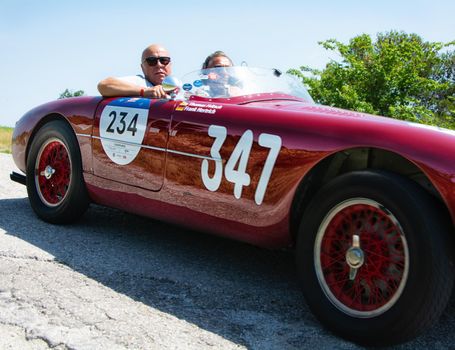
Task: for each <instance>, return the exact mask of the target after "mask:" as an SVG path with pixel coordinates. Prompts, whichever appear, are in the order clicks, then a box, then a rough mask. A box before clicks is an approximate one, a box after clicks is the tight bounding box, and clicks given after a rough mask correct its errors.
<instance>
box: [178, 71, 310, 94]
mask: <svg viewBox="0 0 455 350" xmlns="http://www.w3.org/2000/svg"><path fill="white" fill-rule="evenodd" d="M182 82H183V85H182V90H183V91H182V92H183V97H184V98H185V99H189V98H190V97H191V96H201V97H208V98H227V97H236V96H244V95H251V94H260V93H279V94H286V95H290V96H293V97H298V98H302V99H304V100H306V101H308V102H313V99H312V98H311V96H310V94H309V93H308V91H307V90H306V88H305V87H304V86H303V84H302V83H301V81H300V80H299V79H298V78H297V77H295V76H293V75H290V74H283V73H281V72H280V71H279V70H277V69H266V68H251V67H243V66H241V67H219V68H210V69H202V70H198V71H195V72H191V73H189V74H187V75H185V76H184V77H183V78H182Z"/></svg>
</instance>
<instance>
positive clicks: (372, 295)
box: [314, 198, 409, 317]
mask: <svg viewBox="0 0 455 350" xmlns="http://www.w3.org/2000/svg"><path fill="white" fill-rule="evenodd" d="M356 237H357V238H358V240H359V244H358V245H357V246H355V245H354V244H353V242H354V240H355V239H356ZM314 256H315V268H316V273H317V276H318V279H319V283H320V284H321V286H322V288H323V290H324V292H325V293H326V295H327V297H328V298H329V299H330V301H331V302H332V303H333V304H334V305H335V306H336V307H337V308H339V309H340V310H342V311H344V312H346V313H347V314H350V315H353V316H357V317H374V316H377V315H379V314H381V313H383V312H384V311H386V310H388V309H389V308H390V307H391V306H392V305H393V304H394V303H395V301H396V300H397V299H398V298H399V296H400V295H401V293H402V291H403V287H404V286H405V284H406V279H407V276H408V268H409V253H408V248H407V243H406V239H405V236H404V234H403V231H402V229H401V227H400V225H399V223H398V221H397V220H396V218H395V217H394V216H393V215H392V214H391V213H390V212H388V211H387V210H386V209H385V208H384V207H383V206H381V205H380V204H379V203H377V202H375V201H372V200H368V199H362V198H357V199H351V200H348V201H345V202H343V203H340V204H339V205H337V206H336V207H334V208H333V209H332V210H331V211H330V212H329V213H328V215H327V216H326V218H325V219H324V220H323V221H322V223H321V226H320V229H319V231H318V233H317V237H316V244H315V253H314Z"/></svg>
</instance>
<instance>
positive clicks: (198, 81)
mask: <svg viewBox="0 0 455 350" xmlns="http://www.w3.org/2000/svg"><path fill="white" fill-rule="evenodd" d="M193 85H194V86H195V87H201V86H202V80H195V81H193Z"/></svg>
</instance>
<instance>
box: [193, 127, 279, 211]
mask: <svg viewBox="0 0 455 350" xmlns="http://www.w3.org/2000/svg"><path fill="white" fill-rule="evenodd" d="M208 134H209V136H210V137H214V138H215V141H214V142H213V145H212V148H211V149H210V156H211V157H212V158H213V160H214V161H215V172H214V174H213V176H212V177H210V176H209V161H208V160H207V159H204V160H203V161H202V166H201V175H202V182H203V183H204V186H205V187H206V188H207V189H208V190H209V191H212V192H213V191H216V190H218V188H219V187H220V184H221V180H222V177H223V161H222V158H221V154H220V150H221V147H222V146H223V143H224V141H225V140H226V137H227V129H226V128H225V127H224V126H219V125H210V127H209V131H208ZM258 143H259V146H261V147H265V148H269V149H270V151H269V154H268V155H267V159H266V160H265V163H264V167H263V168H262V172H261V176H260V178H259V182H258V185H257V187H256V192H255V194H254V201H255V202H256V204H257V205H261V204H262V201H263V199H264V195H265V191H266V189H267V185H268V183H269V180H270V176H271V175H272V170H273V167H274V165H275V161H276V159H277V157H278V153H279V152H280V149H281V137H279V136H277V135H271V134H265V133H263V134H260V135H259V139H258ZM252 146H253V132H252V131H251V130H246V131H245V132H244V133H243V135H242V136H241V137H240V139H239V141H238V143H237V145H236V146H235V148H234V150H233V151H232V154H231V156H230V157H229V159H228V161H227V163H226V166H225V168H224V176H225V177H226V180H228V181H229V182H232V183H233V184H234V197H235V198H237V199H240V198H241V197H242V189H243V186H249V185H250V182H251V178H250V175H249V174H248V173H247V172H246V167H247V164H248V159H249V157H250V152H251V148H252ZM236 166H237V168H236Z"/></svg>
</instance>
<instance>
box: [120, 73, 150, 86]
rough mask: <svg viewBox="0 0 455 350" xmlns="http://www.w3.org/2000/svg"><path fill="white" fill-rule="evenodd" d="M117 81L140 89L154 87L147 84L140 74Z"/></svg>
mask: <svg viewBox="0 0 455 350" xmlns="http://www.w3.org/2000/svg"><path fill="white" fill-rule="evenodd" d="M118 79H119V80H122V81H125V82H127V83H131V84H134V85H137V86H140V87H152V86H155V85H153V84H152V83H151V82H149V81H148V80H147V79H145V77H144V76H143V75H141V74H138V75H130V76H127V77H120V78H118Z"/></svg>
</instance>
